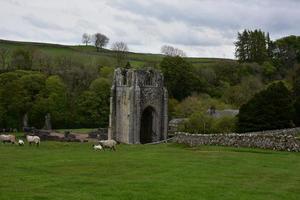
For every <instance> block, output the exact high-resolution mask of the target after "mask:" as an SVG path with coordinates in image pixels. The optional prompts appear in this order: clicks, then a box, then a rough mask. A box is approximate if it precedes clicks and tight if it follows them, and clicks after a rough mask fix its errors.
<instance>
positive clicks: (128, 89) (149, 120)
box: [108, 68, 168, 144]
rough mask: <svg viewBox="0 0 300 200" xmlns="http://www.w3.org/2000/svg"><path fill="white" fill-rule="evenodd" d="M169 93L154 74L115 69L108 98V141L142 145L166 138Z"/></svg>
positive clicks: (159, 75) (152, 72) (160, 78)
mask: <svg viewBox="0 0 300 200" xmlns="http://www.w3.org/2000/svg"><path fill="white" fill-rule="evenodd" d="M167 129H168V93H167V90H166V88H165V87H164V78H163V75H162V74H161V73H159V72H158V71H156V70H152V69H150V70H135V69H122V68H118V69H116V70H115V73H114V80H113V85H112V88H111V98H110V116H109V131H108V138H109V139H115V140H117V141H118V142H121V143H127V144H140V143H142V144H144V143H151V142H157V141H160V140H164V139H166V138H167V131H168V130H167Z"/></svg>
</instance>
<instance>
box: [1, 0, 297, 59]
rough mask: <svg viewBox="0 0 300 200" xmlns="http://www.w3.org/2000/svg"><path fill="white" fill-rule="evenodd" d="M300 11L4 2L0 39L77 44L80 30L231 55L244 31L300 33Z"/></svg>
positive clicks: (234, 4)
mask: <svg viewBox="0 0 300 200" xmlns="http://www.w3.org/2000/svg"><path fill="white" fill-rule="evenodd" d="M299 8H300V1H297V0H286V1H282V0H264V1H261V0H243V1H241V0H218V1H215V0H184V1H182V0H151V1H142V0H102V1H99V0H72V4H70V1H69V0H51V1H47V2H46V1H45V2H44V1H43V2H42V1H40V0H30V1H24V0H8V1H0V37H3V38H7V39H8V38H9V37H11V39H24V40H32V39H36V40H40V41H47V42H51V41H53V42H61V43H79V42H80V39H81V35H82V33H83V32H88V33H90V34H93V33H95V32H103V33H104V34H107V35H108V36H109V37H110V39H111V42H114V41H125V42H127V43H128V45H129V47H130V50H132V51H142V52H152V53H158V52H159V49H160V46H161V45H163V44H170V45H174V46H177V47H180V48H182V49H183V50H185V51H187V54H188V55H193V56H196V55H197V56H205V57H221V56H224V55H225V56H227V57H233V53H234V52H233V50H234V46H233V42H234V40H235V38H236V34H237V32H238V31H241V30H242V29H244V28H248V29H254V28H260V29H262V30H263V31H267V32H270V35H271V38H273V39H274V38H279V37H283V36H286V35H289V34H295V35H297V34H300V27H299V26H298V24H300V17H299V16H300V9H299ZM8 15H9V16H10V17H7V16H8ZM24 22H25V23H24ZM13 33H15V34H13Z"/></svg>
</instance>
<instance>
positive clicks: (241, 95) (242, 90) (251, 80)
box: [222, 76, 263, 107]
mask: <svg viewBox="0 0 300 200" xmlns="http://www.w3.org/2000/svg"><path fill="white" fill-rule="evenodd" d="M262 88H263V84H262V82H261V80H260V79H259V78H257V77H253V76H249V77H246V78H244V79H243V80H242V82H241V83H240V84H238V85H235V86H232V87H229V88H227V89H226V90H225V92H224V95H223V96H222V99H223V100H224V101H225V103H227V104H231V105H235V106H238V107H240V106H241V105H243V104H245V103H247V101H249V100H250V99H251V98H252V97H253V96H254V94H255V93H257V92H259V91H260V90H261V89H262Z"/></svg>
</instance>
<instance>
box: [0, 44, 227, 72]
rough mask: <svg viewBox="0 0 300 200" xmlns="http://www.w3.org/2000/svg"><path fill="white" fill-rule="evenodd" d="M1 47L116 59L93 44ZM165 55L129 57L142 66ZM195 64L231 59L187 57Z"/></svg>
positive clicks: (134, 64)
mask: <svg viewBox="0 0 300 200" xmlns="http://www.w3.org/2000/svg"><path fill="white" fill-rule="evenodd" d="M0 48H7V49H9V50H11V51H13V50H14V49H17V48H33V49H35V50H38V51H40V52H43V53H45V54H47V55H50V56H75V57H80V58H81V59H87V60H102V61H103V60H110V61H112V60H114V52H113V51H111V50H108V49H103V50H102V51H101V52H97V51H96V48H95V47H93V46H83V45H60V44H51V43H37V42H18V41H9V40H0ZM163 57H164V56H163V55H162V54H150V53H134V52H129V54H128V58H129V61H130V63H131V65H132V66H133V67H141V66H144V65H145V64H146V63H152V64H158V63H159V62H160V61H161V60H162V58H163ZM187 59H188V60H189V61H190V62H191V63H193V64H194V65H195V66H201V65H209V64H213V63H216V62H219V61H224V60H227V61H230V59H222V58H187Z"/></svg>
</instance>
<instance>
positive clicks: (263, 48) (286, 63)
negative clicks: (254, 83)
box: [235, 30, 300, 79]
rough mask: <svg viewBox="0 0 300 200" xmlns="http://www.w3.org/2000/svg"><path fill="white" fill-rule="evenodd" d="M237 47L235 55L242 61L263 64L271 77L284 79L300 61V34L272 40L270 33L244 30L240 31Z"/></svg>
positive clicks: (266, 72)
mask: <svg viewBox="0 0 300 200" xmlns="http://www.w3.org/2000/svg"><path fill="white" fill-rule="evenodd" d="M235 47H236V51H235V56H236V57H237V59H238V60H239V61H240V62H242V63H251V62H256V63H259V64H261V65H262V68H263V70H264V73H265V75H267V76H268V78H271V79H283V78H284V77H285V75H286V73H287V72H288V70H290V69H291V68H293V67H295V65H296V64H297V63H299V62H300V36H294V35H291V36H287V37H284V38H280V39H278V40H275V41H272V40H271V39H270V36H269V33H265V32H263V31H261V30H254V31H251V30H244V31H243V32H241V33H238V36H237V41H236V42H235Z"/></svg>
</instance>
